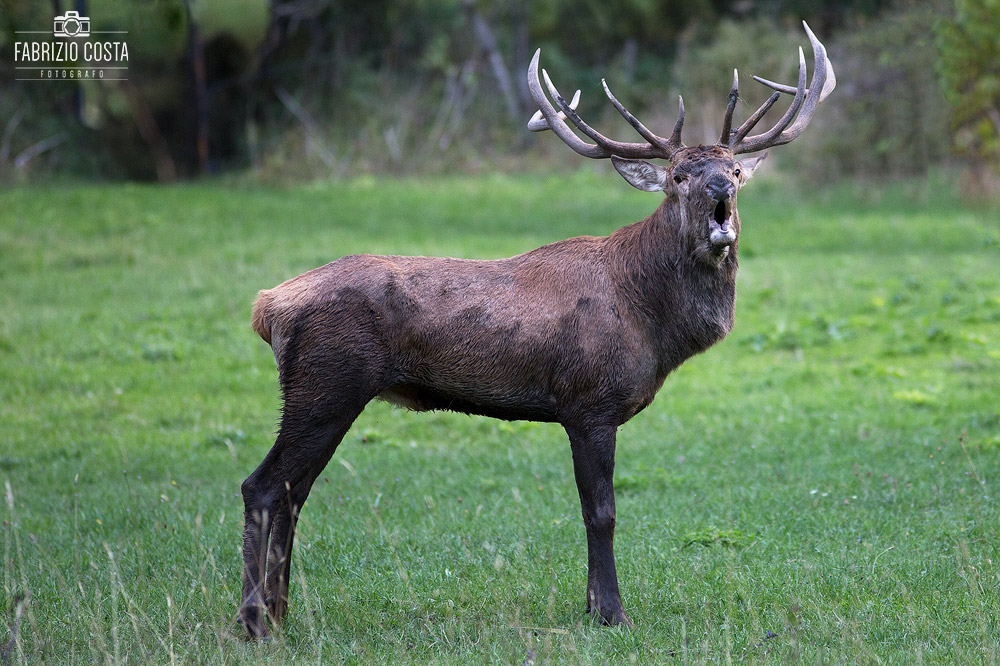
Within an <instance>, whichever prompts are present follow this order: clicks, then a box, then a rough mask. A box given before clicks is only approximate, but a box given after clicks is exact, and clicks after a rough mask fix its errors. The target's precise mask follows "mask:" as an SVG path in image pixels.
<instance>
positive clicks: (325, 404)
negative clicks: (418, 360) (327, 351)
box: [239, 359, 377, 639]
mask: <svg viewBox="0 0 1000 666" xmlns="http://www.w3.org/2000/svg"><path fill="white" fill-rule="evenodd" d="M338 361H343V359H338ZM332 365H333V364H330V365H328V366H327V367H331V366H332ZM337 367H338V369H339V371H338V372H336V373H324V372H322V368H318V367H316V366H315V365H313V366H312V367H311V368H310V375H311V376H312V379H315V377H316V373H321V374H322V375H323V381H321V382H318V383H317V382H315V381H310V382H308V383H306V382H296V381H295V380H294V379H291V378H289V377H288V375H287V374H286V373H283V377H282V385H283V390H284V394H285V404H284V407H283V409H282V418H281V428H280V429H279V431H278V437H277V439H276V440H275V443H274V446H273V447H271V450H270V451H269V452H268V454H267V455H266V456H265V457H264V460H263V461H262V462H261V464H260V465H259V466H258V467H257V469H255V470H254V471H253V473H252V474H250V476H249V477H247V479H246V481H244V482H243V486H242V491H243V502H244V527H243V593H242V601H241V603H240V613H239V619H240V622H241V623H242V624H243V626H244V628H245V630H246V632H247V636H248V638H250V639H257V638H263V637H266V636H267V635H268V628H267V623H268V620H270V621H271V622H272V623H274V624H277V623H278V622H280V621H281V620H282V619H283V617H284V615H285V612H286V610H287V607H288V582H289V572H290V567H291V552H292V541H293V539H294V532H295V524H296V521H297V519H298V514H299V511H300V510H301V508H302V505H303V504H304V503H305V501H306V498H307V496H308V495H309V491H310V489H311V488H312V485H313V482H314V481H315V480H316V477H317V476H319V474H320V472H322V471H323V468H324V467H326V465H327V463H328V462H329V461H330V458H331V456H333V452H334V451H335V450H336V448H337V446H338V445H339V444H340V442H341V440H342V439H343V437H344V435H345V434H347V431H348V429H349V428H350V427H351V424H352V423H353V422H354V419H355V418H357V416H358V414H360V413H361V410H362V409H364V406H365V405H366V404H367V403H368V401H369V400H371V399H372V398H373V397H374V396H375V394H376V393H377V391H375V390H374V389H373V390H365V389H363V388H362V386H363V385H364V384H365V382H364V381H363V380H359V378H358V377H357V376H354V377H348V376H345V373H346V372H347V370H346V369H348V368H352V367H353V368H357V367H359V366H357V365H355V364H351V363H340V362H338V363H337ZM356 374H364V373H361V372H360V371H358V372H357V373H356ZM303 387H309V388H308V389H306V388H303ZM319 387H322V391H323V393H322V394H320V393H318V391H320V390H321V389H320V388H319Z"/></svg>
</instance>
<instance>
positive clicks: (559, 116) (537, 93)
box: [528, 49, 673, 159]
mask: <svg viewBox="0 0 1000 666" xmlns="http://www.w3.org/2000/svg"><path fill="white" fill-rule="evenodd" d="M540 55H541V49H538V50H537V51H535V55H534V56H533V57H532V58H531V64H530V65H529V66H528V90H529V92H530V93H531V98H532V99H533V100H534V101H535V104H537V105H538V112H539V113H540V114H541V116H540V117H539V114H538V113H536V114H535V115H534V116H532V118H531V120H530V121H528V127H529V129H536V131H537V130H541V129H551V130H552V131H553V132H555V134H556V136H558V137H559V138H560V139H562V141H563V142H564V143H565V144H566V145H568V146H569V147H570V148H572V149H573V150H575V151H576V152H577V153H579V154H580V155H583V156H584V157H590V158H594V159H601V158H605V157H611V156H612V155H617V156H619V157H644V158H656V157H659V158H665V159H670V156H671V155H672V154H673V151H669V150H667V149H666V148H664V147H662V146H659V145H655V144H653V143H652V142H650V143H623V142H621V141H614V140H612V139H609V138H607V137H606V136H604V135H603V134H601V133H599V132H598V131H597V130H595V129H594V128H592V127H591V126H590V125H588V124H587V123H586V122H584V121H583V119H582V118H581V117H580V116H579V114H578V113H577V112H576V110H575V109H574V108H573V104H571V103H567V102H566V99H565V98H564V97H563V96H562V95H560V94H559V91H558V90H557V89H556V87H555V85H553V83H552V80H551V79H550V78H549V75H548V73H547V72H546V71H545V70H544V69H543V70H542V77H543V78H544V79H545V85H546V87H547V88H548V89H549V93H550V94H551V95H552V98H553V99H555V101H556V103H557V104H559V107H560V108H561V109H562V113H560V112H558V111H556V109H555V107H553V106H552V103H551V102H550V101H549V99H548V97H546V95H545V92H544V91H543V90H542V84H541V81H540V80H539V78H538V59H539V57H540ZM623 108H624V107H623ZM630 115H631V114H630ZM564 119H569V120H570V121H571V122H572V123H573V124H574V125H575V126H576V128H577V129H578V130H580V131H581V132H582V133H583V134H585V135H587V136H588V137H589V138H590V139H592V140H593V141H594V143H592V144H591V143H587V142H585V141H583V140H582V139H580V137H578V136H577V135H576V134H575V133H574V132H573V130H571V129H570V128H569V125H567V124H566V122H565V120H564ZM543 121H544V123H545V125H546V127H542V126H541V125H542V122H543ZM636 122H638V121H636ZM633 127H635V125H633ZM644 129H645V128H644ZM646 131H647V132H648V130H646ZM650 134H651V133H650ZM652 136H655V135H652ZM644 138H645V136H644Z"/></svg>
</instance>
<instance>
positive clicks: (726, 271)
mask: <svg viewBox="0 0 1000 666" xmlns="http://www.w3.org/2000/svg"><path fill="white" fill-rule="evenodd" d="M682 205H683V204H681V203H680V202H678V201H677V199H676V198H673V199H672V198H667V199H665V200H664V201H663V203H662V204H661V205H660V207H659V208H657V209H656V211H654V212H653V214H652V215H650V216H649V217H647V218H646V219H644V220H642V221H640V222H636V223H635V224H631V225H629V226H627V227H623V228H621V229H619V230H618V231H616V232H614V233H613V234H611V236H609V237H608V239H607V250H606V257H607V259H608V264H609V269H610V272H611V275H612V279H613V280H614V281H615V283H616V285H617V286H618V288H619V289H620V290H621V292H622V293H623V294H624V296H625V298H626V299H627V300H629V301H630V302H631V304H632V305H633V307H634V308H635V310H636V311H637V312H639V313H641V316H642V318H643V319H645V322H641V323H643V324H645V326H646V327H647V330H648V335H649V336H650V339H651V340H652V341H653V342H654V344H655V345H656V346H657V347H658V352H659V353H658V356H659V359H660V363H661V370H662V372H663V374H664V376H665V375H666V373H668V372H670V371H671V370H673V369H674V368H676V367H677V366H678V365H680V364H681V363H683V362H684V360H685V359H687V358H689V357H691V356H693V355H694V354H697V353H700V352H702V351H704V350H705V349H708V347H710V346H712V345H713V344H715V343H716V342H718V341H719V340H721V339H722V338H724V337H725V336H726V334H728V333H729V331H730V330H732V327H733V315H734V310H735V302H736V270H737V265H738V262H737V259H736V254H737V244H736V243H734V244H733V245H732V246H731V247H730V249H729V254H728V256H726V257H725V259H723V260H722V261H721V262H720V263H719V264H717V265H713V264H710V263H708V262H706V261H705V260H704V259H703V258H700V257H698V256H697V255H696V253H695V242H694V241H693V240H692V238H691V234H690V232H688V230H687V229H685V228H684V220H682V215H681V210H682V208H681V206H682ZM687 223H688V224H698V222H697V221H693V220H688V221H687ZM685 232H688V233H685ZM696 233H697V232H696Z"/></svg>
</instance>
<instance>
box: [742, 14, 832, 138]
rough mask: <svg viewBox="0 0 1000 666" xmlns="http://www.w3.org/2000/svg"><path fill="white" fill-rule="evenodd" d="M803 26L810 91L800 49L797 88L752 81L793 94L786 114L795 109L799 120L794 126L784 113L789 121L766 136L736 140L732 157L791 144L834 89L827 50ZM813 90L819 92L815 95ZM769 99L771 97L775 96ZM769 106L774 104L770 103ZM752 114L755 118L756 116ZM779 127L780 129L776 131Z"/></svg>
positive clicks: (796, 120) (760, 80)
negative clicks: (809, 53) (810, 69)
mask: <svg viewBox="0 0 1000 666" xmlns="http://www.w3.org/2000/svg"><path fill="white" fill-rule="evenodd" d="M802 27H803V28H805V31H806V35H807V36H808V37H809V44H810V45H811V46H812V50H813V76H812V81H811V82H810V86H809V89H808V90H807V89H806V88H805V87H804V85H803V82H804V75H805V73H804V68H805V62H804V56H803V54H802V49H801V48H800V49H799V85H798V87H796V88H794V89H793V88H791V87H790V86H784V85H781V84H778V83H774V82H772V81H768V80H767V79H762V78H760V77H757V76H755V77H754V80H756V81H758V82H759V83H762V84H763V85H765V86H767V87H769V88H773V89H774V90H776V91H778V93H782V92H783V93H788V94H793V93H794V95H795V98H794V99H793V100H792V105H791V106H790V107H789V111H791V110H792V108H793V107H795V108H796V113H798V117H797V118H795V122H794V123H791V124H790V121H791V118H792V117H794V116H795V113H793V114H791V117H788V116H789V114H788V113H787V112H786V114H785V116H786V117H788V118H787V120H788V122H784V121H785V120H786V118H785V117H783V118H782V120H781V121H779V122H778V124H777V125H775V127H774V128H772V129H771V130H770V131H768V132H766V133H765V134H760V135H757V136H752V137H749V138H747V139H743V138H736V140H735V141H734V143H735V145H734V146H733V152H734V153H735V154H740V153H750V152H754V151H757V150H762V149H764V148H768V147H770V146H780V145H782V144H786V143H788V142H790V141H792V140H793V139H795V138H796V137H798V136H799V135H800V134H801V133H802V131H803V130H804V129H805V128H806V126H807V125H808V124H809V121H810V120H812V115H813V113H814V112H815V111H816V107H817V106H818V105H819V103H820V102H822V101H823V100H824V99H826V97H827V95H829V94H830V93H831V92H833V89H834V88H835V87H836V86H837V78H836V75H835V74H834V71H833V64H832V63H831V62H830V59H829V58H828V57H827V53H826V47H825V46H823V43H822V42H820V41H819V39H817V37H816V35H815V34H814V33H813V31H812V30H811V29H810V28H809V24H807V23H806V22H805V21H803V22H802ZM816 91H819V92H818V94H817V92H816ZM771 97H772V98H773V97H774V95H772V96H771ZM768 102H770V99H769V100H768ZM770 103H771V104H773V102H770ZM799 107H801V112H799ZM754 115H755V116H756V115H757V114H754ZM758 120H759V119H758ZM748 122H749V121H748ZM745 124H746V123H744V125H745ZM779 127H780V129H778V128H779ZM737 135H739V131H737ZM734 138H735V137H734Z"/></svg>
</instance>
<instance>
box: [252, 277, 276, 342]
mask: <svg viewBox="0 0 1000 666" xmlns="http://www.w3.org/2000/svg"><path fill="white" fill-rule="evenodd" d="M272 300H273V297H272V295H271V291H270V290H268V289H262V290H261V291H260V292H259V293H258V294H257V300H256V301H254V304H253V318H252V320H251V321H252V324H253V330H255V331H257V335H259V336H260V337H261V339H262V340H264V342H266V343H267V344H271V319H272V314H271V301H272Z"/></svg>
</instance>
